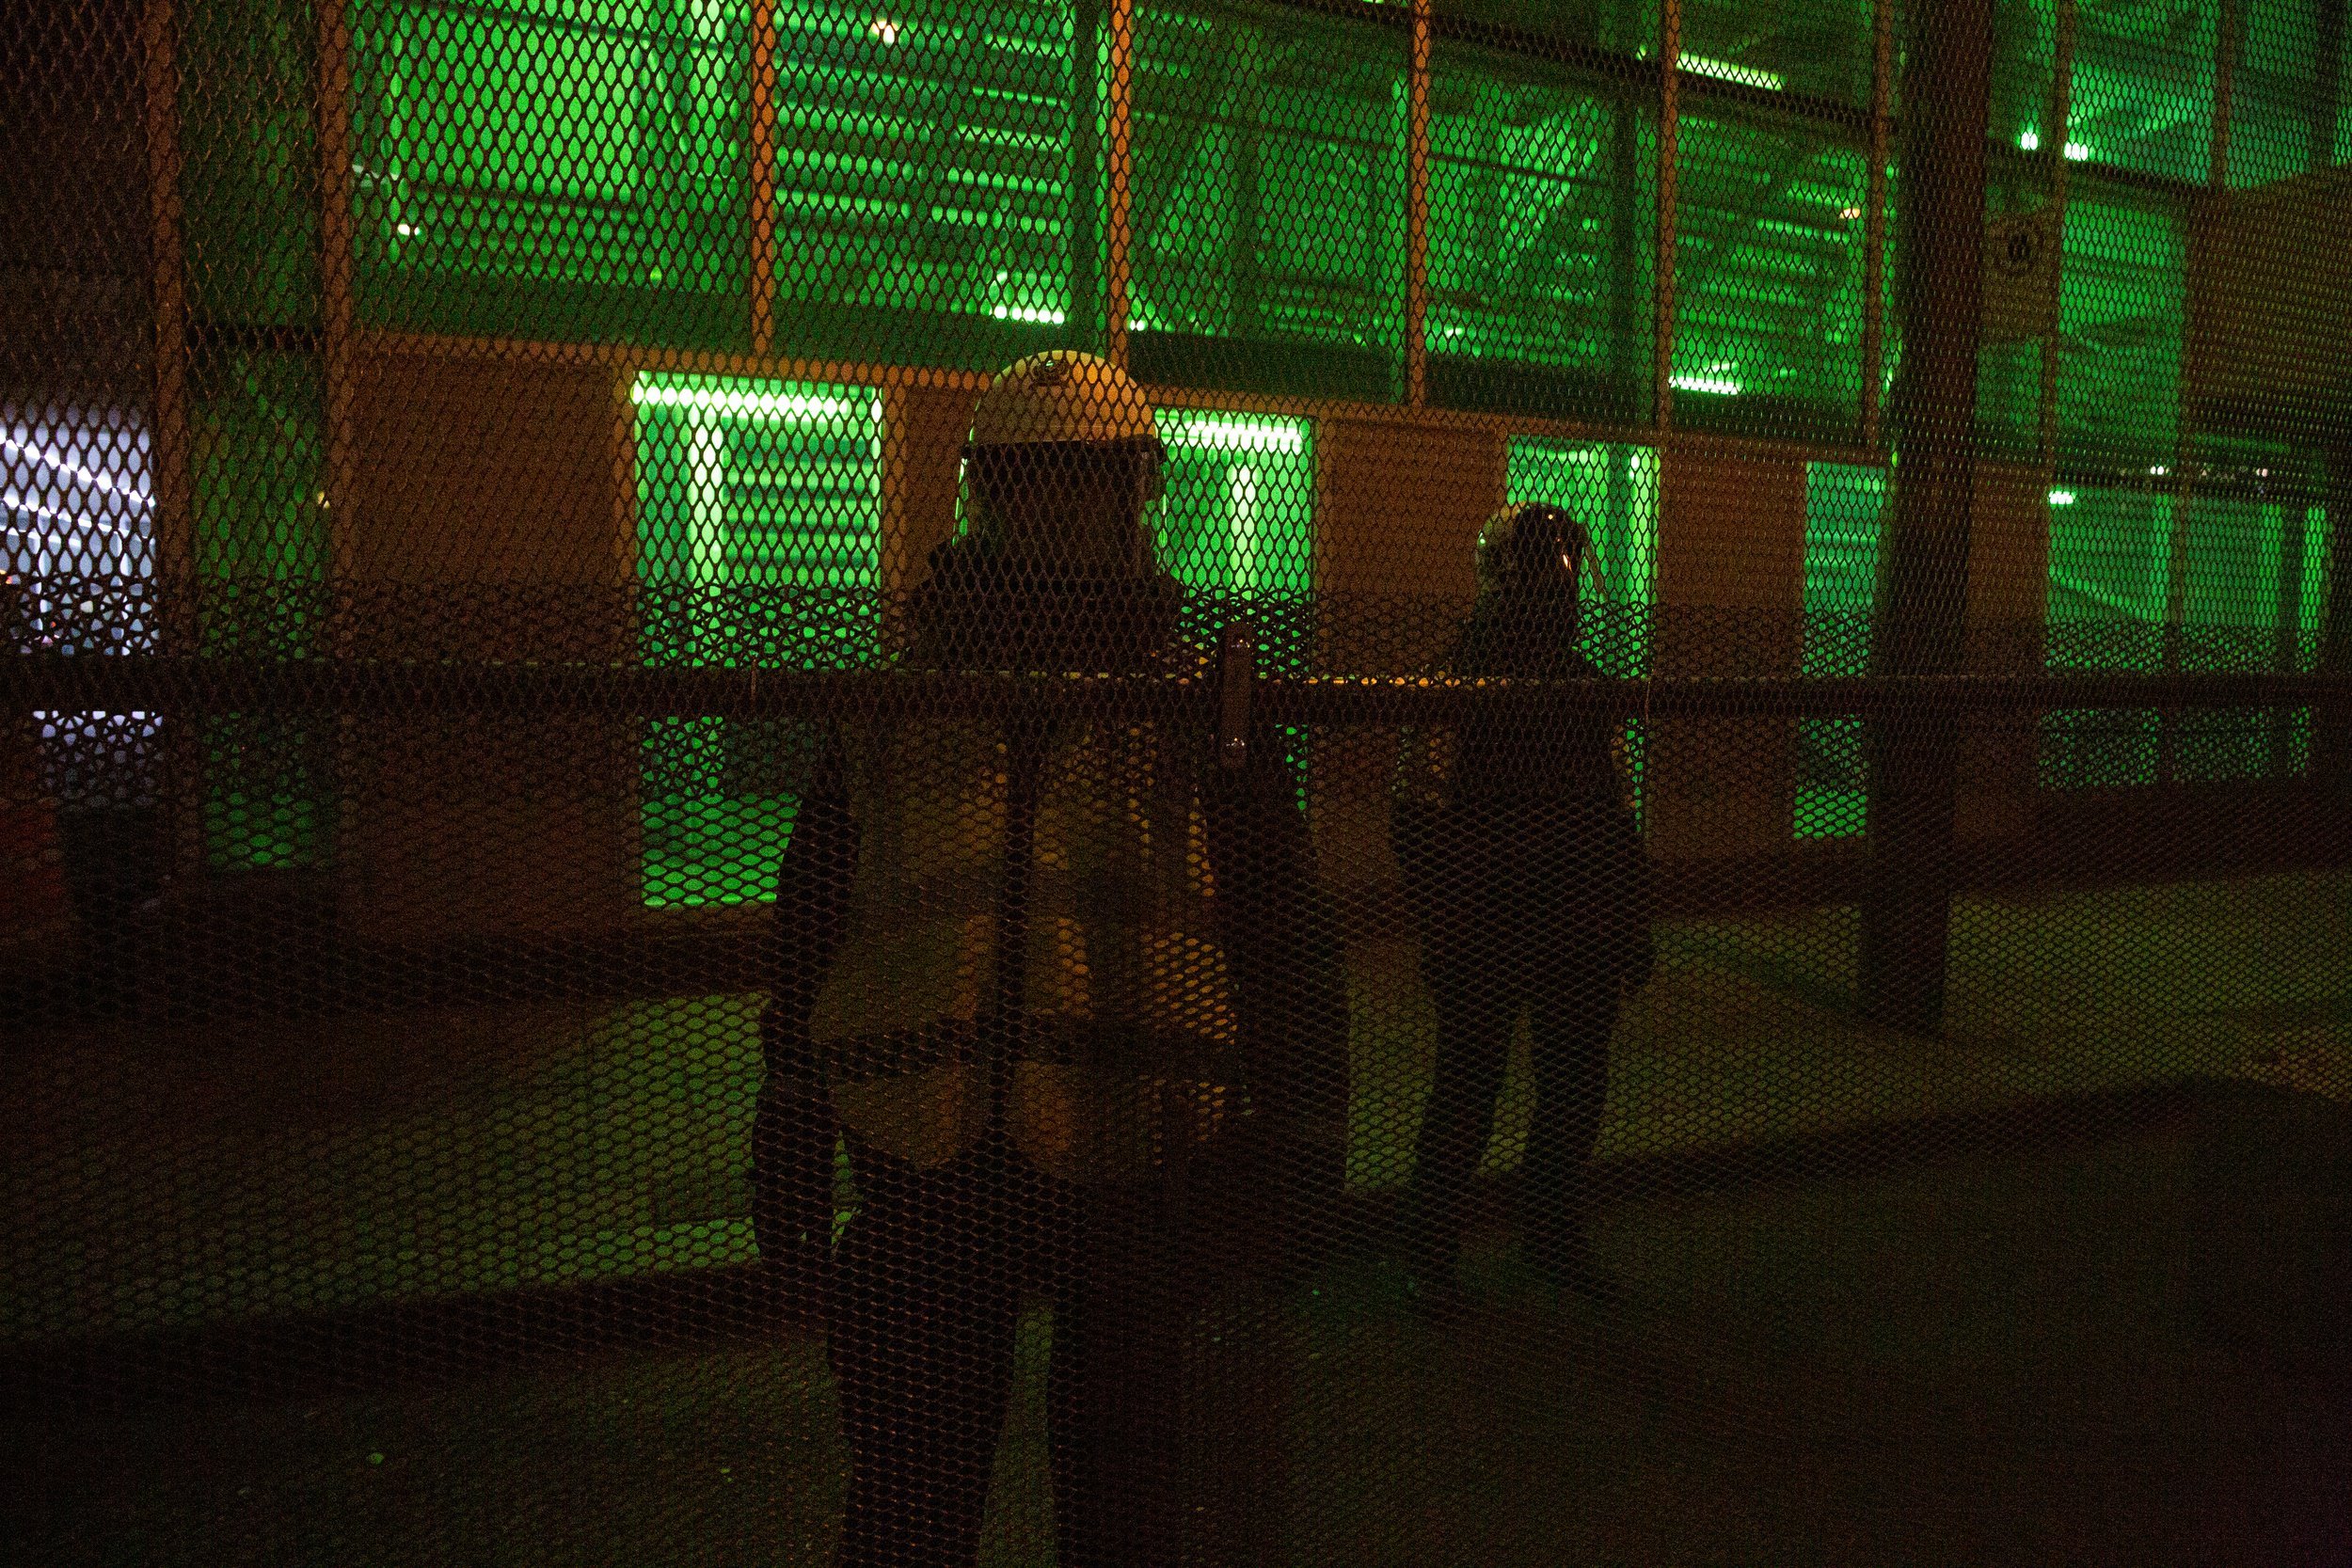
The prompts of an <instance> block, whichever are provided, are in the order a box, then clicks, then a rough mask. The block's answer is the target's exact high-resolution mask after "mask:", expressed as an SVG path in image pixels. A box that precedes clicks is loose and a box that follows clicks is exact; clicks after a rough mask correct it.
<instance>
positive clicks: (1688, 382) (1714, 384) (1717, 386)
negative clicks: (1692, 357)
mask: <svg viewBox="0 0 2352 1568" xmlns="http://www.w3.org/2000/svg"><path fill="white" fill-rule="evenodd" d="M1673 379H1674V385H1675V386H1676V387H1677V388H1678V389H1680V390H1682V391H1685V392H1714V393H1716V394H1718V395H1719V396H1723V397H1727V398H1736V397H1738V396H1739V395H1740V383H1738V382H1737V381H1734V380H1732V379H1731V377H1729V376H1727V375H1677V376H1676V377H1674V378H1673Z"/></svg>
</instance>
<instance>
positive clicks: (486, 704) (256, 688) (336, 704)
mask: <svg viewBox="0 0 2352 1568" xmlns="http://www.w3.org/2000/svg"><path fill="white" fill-rule="evenodd" d="M1231 684H1232V683H1231V681H1230V680H1229V679H1227V678H1225V673H1224V672H1222V671H1221V670H1220V669H1218V668H1217V667H1215V666H1213V665H1204V666H1203V667H1202V669H1201V670H1200V672H1198V673H1195V674H1192V675H1187V676H1166V675H1152V676H1140V675H1126V676H1122V675H1071V676H1064V675H1018V674H993V673H931V672H918V671H838V672H833V671H803V670H792V669H774V668H768V669H761V668H754V667H748V666H738V667H726V668H719V667H712V666H692V665H653V666H647V665H636V664H502V663H483V662H473V661H468V662H457V661H451V662H440V663H411V662H404V661H379V660H372V659H371V660H360V659H294V660H277V661H270V660H240V659H215V658H173V657H153V658H103V659H97V658H66V657H52V656H42V657H15V658H10V659H8V660H6V661H5V662H0V697H4V698H5V699H6V700H7V701H8V702H9V703H10V704H13V705H31V706H36V707H43V708H72V709H79V708H107V709H136V710H140V711H150V712H153V711H163V712H196V713H202V712H236V713H251V712H333V713H343V714H353V713H377V714H397V713H421V712H472V711H481V712H510V711H511V712H525V711H529V712H536V713H547V712H602V713H613V714H630V715H638V716H644V717H656V716H670V717H712V716H723V717H730V718H779V717H787V716H793V715H803V716H822V715H833V716H836V717H837V716H841V715H845V714H856V715H873V714H882V715H889V714H905V715H926V714H928V715H942V714H984V713H1006V712H1011V711H1015V710H1035V711H1039V712H1077V711H1085V712H1093V713H1104V714H1114V713H1116V714H1131V715H1138V716H1150V715H1152V714H1155V713H1156V714H1163V715H1176V714H1188V715H1191V716H1193V717H1197V718H1198V717H1209V718H1214V717H1215V716H1216V714H1217V713H1218V712H1219V711H1221V710H1222V709H1223V708H1224V707H1225V706H1226V705H1228V704H1229V703H1230V701H1231V700H1232V693H1231V690H1230V687H1231ZM2347 697H2352V673H2347V672H2334V673H2328V672H2319V673H2277V672H2267V673H2265V672H2247V673H2218V674H2188V675H2140V674H2090V675H2063V674H2046V673H2045V674H2033V675H1975V674H1963V675H1942V676H1902V675H1871V676H1859V677H1852V678H1846V679H1830V680H1823V679H1809V678H1806V677H1803V676H1786V675H1785V676H1764V677H1757V678H1754V679H1720V678H1714V679H1710V678H1683V679H1669V680H1591V681H1534V680H1517V681H1515V680H1492V679H1489V680H1458V681H1431V680H1426V679H1422V678H1420V677H1406V676H1396V677H1376V678H1375V677H1358V678H1349V677H1332V678H1323V679H1313V678H1310V679H1298V678H1294V677H1281V676H1265V675H1257V676H1254V677H1252V678H1250V680H1249V693H1248V706H1249V710H1250V711H1251V713H1253V714H1254V715H1256V716H1258V717H1259V718H1262V719H1263V720H1264V721H1269V722H1279V723H1392V722H1401V721H1433V722H1434V721H1451V720H1455V719H1460V718H1463V717H1466V716H1468V715H1470V714H1472V713H1487V714H1495V713H1501V714H1510V713H1522V714H1525V715H1527V716H1528V717H1530V718H1531V719H1533V718H1538V717H1547V716H1549V717H1559V716H1568V715H1593V714H1602V715H1609V716H1613V717H1618V718H1629V717H1634V716H1638V715H1641V714H1645V713H1646V714H1648V715H1650V716H1651V717H1675V718H1799V717H1836V716H1841V715H1851V714H1856V713H1862V714H1872V715H1878V716H1882V717H1885V718H1890V719H1895V720H1898V721H1905V722H1919V723H1922V724H1925V723H1928V722H1929V721H1932V722H1933V723H1936V724H1940V725H1944V726H1947V727H1948V726H1949V724H1950V723H1951V722H1952V720H1953V718H1954V716H1955V715H1958V714H1963V713H1971V712H2020V711H2024V712H2033V711H2040V710H2043V709H2048V708H2054V707H2066V708H2083V707H2109V708H2145V707H2153V706H2169V707H2195V708H2221V707H2248V706H2262V705H2276V704H2295V705H2308V704H2317V703H2328V702H2342V701H2344V699H2345V698H2347Z"/></svg>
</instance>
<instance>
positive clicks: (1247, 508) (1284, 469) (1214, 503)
mask: <svg viewBox="0 0 2352 1568" xmlns="http://www.w3.org/2000/svg"><path fill="white" fill-rule="evenodd" d="M1159 425H1160V433H1161V436H1162V438H1163V439H1164V440H1166V442H1167V443H1168V495H1167V499H1165V500H1164V501H1162V503H1161V507H1160V549H1161V555H1162V558H1163V559H1164V560H1165V561H1166V562H1168V569H1169V570H1170V571H1172V572H1174V573H1175V575H1176V578H1177V580H1179V581H1180V582H1182V583H1183V584H1184V586H1185V587H1187V588H1191V589H1196V590H1198V591H1200V592H1201V593H1205V594H1217V595H1220V596H1224V595H1231V596H1232V597H1235V598H1243V599H1259V598H1263V599H1270V600H1281V599H1298V598H1303V597H1304V596H1306V594H1309V593H1310V592H1311V590H1312V588H1313V578H1314V500H1315V464H1314V448H1313V439H1312V435H1311V431H1312V427H1311V425H1310V424H1309V423H1308V421H1306V420H1283V419H1271V418H1266V417H1263V416H1260V415H1254V414H1252V415H1243V414H1210V413H1202V412H1200V411H1198V410H1194V409H1186V408H1175V409H1169V408H1164V409H1161V410H1160V411H1159Z"/></svg>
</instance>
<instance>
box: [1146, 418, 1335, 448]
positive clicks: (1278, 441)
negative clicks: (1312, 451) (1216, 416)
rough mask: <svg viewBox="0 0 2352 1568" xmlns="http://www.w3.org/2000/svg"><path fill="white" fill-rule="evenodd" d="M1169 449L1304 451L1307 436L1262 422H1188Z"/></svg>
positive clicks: (1294, 428) (1292, 426)
mask: <svg viewBox="0 0 2352 1568" xmlns="http://www.w3.org/2000/svg"><path fill="white" fill-rule="evenodd" d="M1168 444H1169V445H1170V446H1178V447H1208V448H1210V449H1212V450H1213V451H1306V450H1307V433H1306V431H1305V430H1303V429H1301V428H1300V427H1299V426H1297V425H1295V424H1287V423H1285V424H1277V423H1274V422H1273V421H1271V420H1184V423H1182V424H1181V425H1179V426H1177V429H1176V434H1175V436H1173V437H1172V438H1171V439H1170V441H1169V443H1168Z"/></svg>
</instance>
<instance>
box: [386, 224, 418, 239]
mask: <svg viewBox="0 0 2352 1568" xmlns="http://www.w3.org/2000/svg"><path fill="white" fill-rule="evenodd" d="M392 232H393V233H395V234H399V235H401V236H403V237H404V238H406V237H411V236H413V235H415V233H416V232H417V226H416V225H415V224H413V223H403V224H398V225H395V226H394V227H393V229H392Z"/></svg>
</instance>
